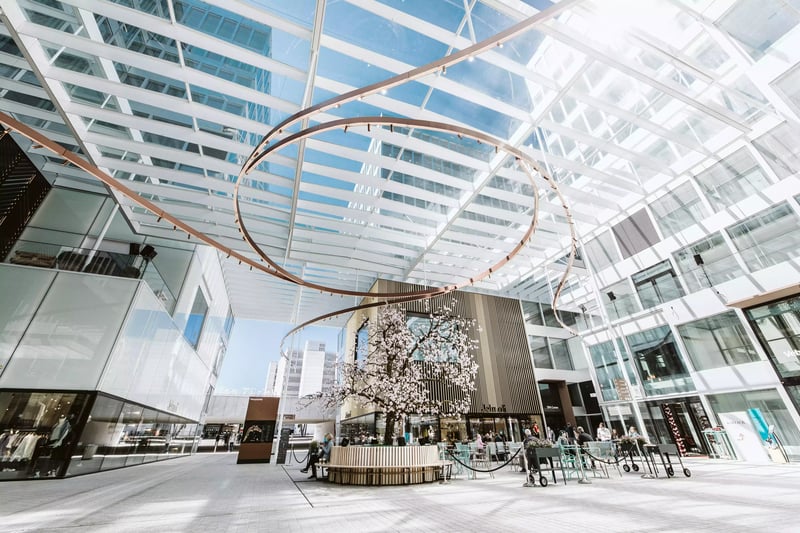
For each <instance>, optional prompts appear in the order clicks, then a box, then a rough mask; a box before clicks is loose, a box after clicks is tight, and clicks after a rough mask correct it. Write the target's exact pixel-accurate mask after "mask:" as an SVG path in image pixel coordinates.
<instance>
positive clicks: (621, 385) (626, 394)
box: [614, 378, 631, 401]
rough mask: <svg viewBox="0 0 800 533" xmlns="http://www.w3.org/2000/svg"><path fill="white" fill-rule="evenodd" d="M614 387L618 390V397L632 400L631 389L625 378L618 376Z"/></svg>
mask: <svg viewBox="0 0 800 533" xmlns="http://www.w3.org/2000/svg"><path fill="white" fill-rule="evenodd" d="M614 388H615V389H616V390H617V397H619V399H620V400H623V401H630V400H631V390H630V389H629V388H628V384H627V383H626V382H625V380H624V379H621V378H617V379H615V380H614Z"/></svg>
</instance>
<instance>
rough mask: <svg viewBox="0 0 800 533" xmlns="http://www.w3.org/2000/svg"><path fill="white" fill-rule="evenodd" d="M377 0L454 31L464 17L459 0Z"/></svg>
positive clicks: (461, 3)
mask: <svg viewBox="0 0 800 533" xmlns="http://www.w3.org/2000/svg"><path fill="white" fill-rule="evenodd" d="M379 1H380V3H381V4H384V5H386V6H389V7H391V8H392V9H396V10H398V11H402V12H403V13H408V14H409V15H413V16H415V17H417V18H418V19H421V20H424V21H426V22H428V23H430V24H434V25H436V26H440V27H442V28H445V29H447V30H449V31H455V30H456V28H457V27H458V25H459V24H461V22H462V21H463V19H464V3H463V2H462V1H460V0H444V1H441V0H440V1H438V2H407V1H406V0H379Z"/></svg>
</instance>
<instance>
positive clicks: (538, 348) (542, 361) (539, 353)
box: [528, 335, 553, 368]
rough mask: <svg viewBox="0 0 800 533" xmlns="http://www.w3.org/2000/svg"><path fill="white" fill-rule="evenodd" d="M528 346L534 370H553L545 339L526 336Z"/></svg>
mask: <svg viewBox="0 0 800 533" xmlns="http://www.w3.org/2000/svg"><path fill="white" fill-rule="evenodd" d="M528 344H529V345H530V347H531V353H532V354H533V366H534V367H535V368H553V361H552V360H551V359H550V350H549V349H548V348H547V337H537V336H534V335H528Z"/></svg>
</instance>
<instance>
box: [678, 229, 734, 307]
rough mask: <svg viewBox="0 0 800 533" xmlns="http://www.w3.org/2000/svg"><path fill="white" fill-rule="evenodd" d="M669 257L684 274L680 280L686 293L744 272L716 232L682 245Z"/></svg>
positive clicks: (717, 283)
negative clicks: (682, 246) (686, 288)
mask: <svg viewBox="0 0 800 533" xmlns="http://www.w3.org/2000/svg"><path fill="white" fill-rule="evenodd" d="M672 257H673V258H674V259H675V263H676V264H677V265H678V268H679V269H680V271H681V273H682V274H683V281H684V282H685V283H686V286H687V287H688V289H689V292H695V291H699V290H700V289H703V288H707V287H712V286H714V285H719V284H720V283H723V282H725V281H728V280H731V279H735V278H738V277H739V276H743V275H744V270H743V269H742V267H741V266H739V263H738V262H737V261H736V258H734V257H733V253H732V252H731V250H730V248H729V247H728V244H727V243H726V242H725V239H724V238H723V237H722V234H721V233H719V232H716V233H712V234H711V235H709V236H708V237H705V238H703V239H702V240H699V241H697V242H695V243H694V244H691V245H689V246H687V247H685V248H681V249H680V250H678V251H677V252H675V253H674V254H672Z"/></svg>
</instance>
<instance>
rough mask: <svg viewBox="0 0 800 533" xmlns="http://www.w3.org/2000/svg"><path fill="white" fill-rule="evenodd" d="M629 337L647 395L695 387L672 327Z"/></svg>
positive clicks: (682, 390) (689, 389)
mask: <svg viewBox="0 0 800 533" xmlns="http://www.w3.org/2000/svg"><path fill="white" fill-rule="evenodd" d="M627 340H628V344H629V345H630V347H631V350H632V351H633V359H634V362H635V363H636V366H637V368H638V370H639V373H640V375H641V377H642V385H643V387H644V391H645V393H646V394H647V395H648V396H656V395H661V394H672V393H676V392H687V391H691V390H694V383H693V382H692V378H691V377H690V376H689V371H688V369H687V368H686V365H684V363H683V360H682V359H681V355H680V353H679V351H678V347H677V345H676V344H675V339H674V337H673V335H672V331H671V330H670V329H669V327H667V326H661V327H658V328H653V329H649V330H646V331H642V332H640V333H634V334H633V335H628V337H627Z"/></svg>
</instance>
